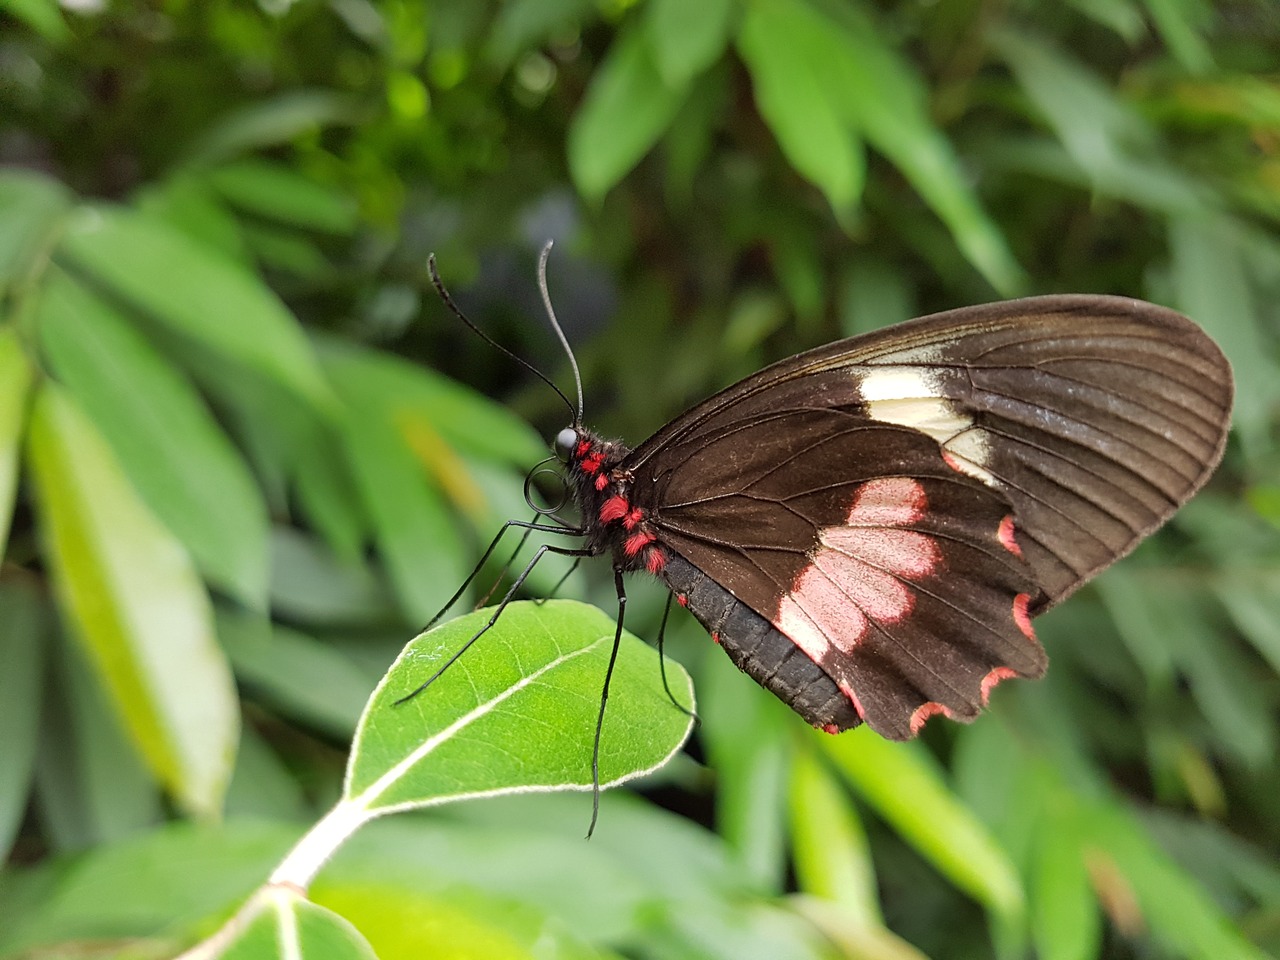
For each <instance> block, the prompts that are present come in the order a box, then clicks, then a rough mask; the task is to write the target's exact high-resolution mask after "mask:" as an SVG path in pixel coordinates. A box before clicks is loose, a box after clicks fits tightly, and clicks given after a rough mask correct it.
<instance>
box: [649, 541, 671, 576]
mask: <svg viewBox="0 0 1280 960" xmlns="http://www.w3.org/2000/svg"><path fill="white" fill-rule="evenodd" d="M644 565H645V566H646V567H647V568H648V570H649V572H650V573H652V574H653V575H654V576H655V577H656V576H657V575H658V574H660V573H661V572H662V568H663V567H665V566H666V565H667V555H666V554H665V553H663V552H662V550H661V548H659V547H650V548H649V552H648V553H646V554H645V555H644Z"/></svg>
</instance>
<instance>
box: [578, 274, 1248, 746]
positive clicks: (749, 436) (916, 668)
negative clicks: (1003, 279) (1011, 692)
mask: <svg viewBox="0 0 1280 960" xmlns="http://www.w3.org/2000/svg"><path fill="white" fill-rule="evenodd" d="M1231 398H1232V380H1231V369H1230V367H1229V365H1228V364H1227V361H1226V359H1225V358H1224V357H1223V355H1222V352H1221V351H1220V350H1219V349H1218V347H1217V346H1216V345H1215V344H1214V342H1213V341H1212V340H1210V339H1209V337H1208V336H1207V335H1206V334H1205V333H1204V332H1203V331H1201V330H1200V328H1199V327H1197V326H1196V325H1195V324H1194V323H1192V322H1191V321H1190V320H1188V319H1187V318H1185V317H1183V316H1181V315H1180V314H1177V313H1174V312H1173V311H1172V310H1167V309H1164V308H1162V307H1157V306H1154V305H1152V304H1149V303H1144V302H1142V301H1139V300H1129V299H1121V298H1118V297H1104V296H1052V297H1034V298H1030V299H1025V300H1013V301H1009V302H1006V303H994V304H988V305H986V306H978V307H969V308H966V309H961V310H952V311H948V312H946V313H939V314H934V315H933V316H929V317H923V318H921V319H918V320H913V321H910V322H908V323H904V324H900V325H898V326H895V327H891V328H889V329H887V330H882V331H879V332H876V333H872V334H869V335H866V336H861V337H854V338H853V339H850V340H842V341H839V342H837V343H832V344H829V345H827V346H825V347H820V348H818V349H816V350H811V351H809V352H807V353H802V354H799V355H798V356H795V357H791V358H790V359H787V360H783V361H782V362H780V363H776V364H774V365H773V366H770V367H768V368H766V369H764V370H762V371H760V372H759V373H757V374H755V375H754V376H751V377H748V378H747V379H745V380H743V381H741V382H740V383H737V384H734V385H733V386H731V387H729V388H728V389H726V390H724V391H722V392H720V393H718V394H717V395H715V396H714V397H712V398H710V399H709V400H706V401H704V402H702V403H700V404H698V405H697V406H695V407H694V408H693V409H691V410H689V411H688V412H687V413H685V414H683V415H682V416H680V417H677V418H676V419H675V420H673V421H672V422H671V423H668V424H667V425H666V426H665V427H663V428H662V429H661V430H659V431H658V432H657V433H656V434H654V435H653V436H652V437H650V438H649V439H648V440H646V441H645V442H644V443H642V444H640V446H639V447H637V448H636V449H635V450H629V449H627V448H626V447H625V446H623V445H622V444H619V443H616V442H611V441H604V440H601V439H600V438H599V437H597V436H596V435H595V434H593V433H591V432H590V431H588V430H585V429H583V428H582V427H581V426H580V425H575V426H573V427H570V428H569V429H567V430H566V431H565V432H564V433H562V434H561V436H560V438H559V439H558V444H559V445H560V446H561V447H563V448H564V450H565V452H566V453H567V456H568V463H569V471H570V480H571V488H572V490H573V491H574V493H575V496H576V499H577V502H578V505H579V507H580V509H581V513H582V526H583V530H584V532H585V535H586V538H587V544H586V545H587V549H588V550H589V551H590V552H591V553H592V554H607V555H609V556H611V557H612V558H613V563H614V566H615V568H618V569H620V570H638V569H647V570H648V571H649V572H651V573H653V574H656V575H657V576H659V577H661V578H662V579H663V580H664V581H665V582H666V584H667V586H669V587H670V588H671V590H672V591H673V593H674V594H675V596H676V598H677V600H678V601H679V602H680V603H681V604H682V605H684V606H687V607H688V608H689V610H690V612H692V613H693V615H694V616H695V617H696V618H697V619H698V620H699V621H700V622H701V623H702V624H703V625H704V626H705V627H706V628H707V629H708V630H709V631H710V632H711V635H712V637H713V638H714V639H715V640H716V641H717V642H719V644H720V645H721V646H722V647H724V649H725V651H726V652H727V653H728V654H729V656H730V658H731V659H732V660H733V661H734V663H736V664H737V665H738V666H739V667H740V668H741V669H742V670H744V671H746V672H747V673H748V674H750V675H751V677H752V678H753V679H755V680H756V682H757V683H759V684H761V685H762V686H764V687H766V688H767V689H769V690H770V691H772V692H773V693H774V694H776V695H777V696H778V697H779V698H780V699H782V700H783V701H784V702H786V703H787V704H788V705H789V706H790V707H791V708H792V709H793V710H795V711H796V712H797V713H798V714H800V715H801V716H802V717H804V719H805V720H807V721H808V722H809V723H811V724H813V725H814V726H816V727H820V728H823V729H826V730H829V731H831V732H838V731H840V730H847V729H849V728H850V727H854V726H857V725H858V724H859V723H863V722H865V723H867V724H868V725H870V726H871V728H872V729H874V730H875V731H876V732H877V733H879V734H882V735H883V736H886V737H889V738H890V739H893V740H905V739H909V738H910V737H912V736H914V735H915V734H916V733H917V732H918V731H919V730H920V728H921V726H922V725H923V724H924V722H925V720H927V719H928V718H929V717H930V716H932V715H934V714H938V713H942V714H945V715H947V716H949V717H952V718H954V719H956V720H972V719H973V718H974V717H975V716H977V714H978V713H979V711H980V710H981V709H982V707H983V706H984V705H985V703H986V700H987V697H988V695H989V693H990V691H991V688H992V687H993V686H994V685H995V684H996V683H998V682H999V681H1001V680H1003V679H1005V678H1008V677H1013V676H1021V677H1038V676H1040V675H1041V674H1043V673H1044V670H1045V665H1046V658H1045V653H1044V650H1043V648H1042V647H1041V646H1040V644H1039V643H1038V642H1037V640H1036V638H1035V634H1034V633H1033V631H1032V627H1031V618H1032V617H1034V616H1036V615H1037V614H1039V613H1042V612H1044V611H1045V610H1047V609H1048V608H1049V607H1051V606H1053V605H1054V604H1055V603H1057V602H1058V601H1060V600H1062V599H1063V598H1064V597H1066V596H1068V595H1069V594H1070V593H1071V592H1072V591H1074V590H1075V589H1076V588H1077V587H1079V586H1080V585H1081V584H1082V583H1084V582H1085V581H1086V580H1088V579H1089V578H1090V577H1092V576H1094V575H1095V574H1097V573H1098V572H1099V571H1100V570H1102V569H1103V568H1105V567H1106V566H1108V565H1109V564H1111V563H1113V562H1114V561H1115V560H1117V559H1119V558H1120V557H1122V556H1124V555H1125V554H1126V553H1128V552H1129V551H1130V550H1132V549H1133V548H1134V546H1135V545H1136V544H1137V543H1138V542H1139V541H1140V540H1141V539H1142V538H1143V537H1145V536H1147V535H1148V534H1150V533H1151V532H1152V531H1154V530H1155V529H1156V528H1157V527H1159V526H1160V525H1161V524H1162V523H1164V522H1165V520H1167V519H1168V518H1169V517H1170V516H1171V515H1172V514H1173V513H1174V511H1176V510H1177V509H1178V508H1179V507H1180V506H1181V505H1182V504H1183V503H1184V502H1186V500H1187V499H1188V498H1189V497H1191V495H1192V494H1194V493H1195V492H1196V490H1198V489H1199V488H1200V486H1201V485H1202V484H1203V483H1204V482H1205V480H1206V479H1207V478H1208V476H1209V474H1210V473H1211V472H1212V470H1213V468H1214V466H1215V465H1216V464H1217V463H1218V460H1219V459H1220V458H1221V456H1222V450H1223V446H1224V444H1225V442H1226V435H1227V428H1228V423H1229V419H1230V410H1231Z"/></svg>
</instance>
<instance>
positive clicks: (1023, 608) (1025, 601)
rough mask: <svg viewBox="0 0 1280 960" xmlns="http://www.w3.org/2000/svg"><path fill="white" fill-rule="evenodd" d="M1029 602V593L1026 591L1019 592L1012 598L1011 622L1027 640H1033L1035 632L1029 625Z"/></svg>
mask: <svg viewBox="0 0 1280 960" xmlns="http://www.w3.org/2000/svg"><path fill="white" fill-rule="evenodd" d="M1030 603H1031V595H1030V594H1027V593H1020V594H1018V595H1017V596H1016V597H1014V598H1013V622H1014V623H1016V624H1017V625H1018V629H1019V630H1021V631H1022V632H1023V634H1025V635H1026V638H1027V639H1028V640H1035V638H1036V632H1035V630H1034V629H1033V628H1032V626H1031V614H1030V613H1029V612H1028V611H1027V606H1028V605H1029V604H1030Z"/></svg>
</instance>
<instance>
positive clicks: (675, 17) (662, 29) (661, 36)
mask: <svg viewBox="0 0 1280 960" xmlns="http://www.w3.org/2000/svg"><path fill="white" fill-rule="evenodd" d="M734 6H735V5H734V2H733V0H700V2H698V3H688V2H687V0H650V2H649V3H648V4H646V5H645V7H644V16H645V28H646V30H647V38H648V41H649V47H650V49H651V50H652V51H653V59H654V63H655V65H656V66H657V68H658V72H659V73H660V74H661V75H662V78H663V80H664V81H666V83H667V86H669V87H671V88H672V89H676V90H678V89H681V88H683V87H684V86H685V85H686V84H688V83H689V81H690V80H692V79H693V78H694V77H696V76H697V75H698V74H700V73H702V71H704V70H706V69H707V68H708V67H709V66H711V64H713V63H715V61H716V60H718V59H719V58H720V56H721V55H722V54H723V53H724V49H725V46H726V44H727V43H728V42H729V23H730V19H731V17H732V15H733V13H734Z"/></svg>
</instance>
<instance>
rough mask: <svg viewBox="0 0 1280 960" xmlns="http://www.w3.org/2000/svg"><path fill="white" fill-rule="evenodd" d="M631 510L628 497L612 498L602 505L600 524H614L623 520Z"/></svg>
mask: <svg viewBox="0 0 1280 960" xmlns="http://www.w3.org/2000/svg"><path fill="white" fill-rule="evenodd" d="M630 509H631V504H629V503H627V498H626V497H618V496H614V497H610V498H609V499H608V500H606V501H605V502H604V503H602V504H600V522H601V523H613V521H615V520H621V519H622V518H623V517H625V516H626V515H627V511H628V510H630Z"/></svg>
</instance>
